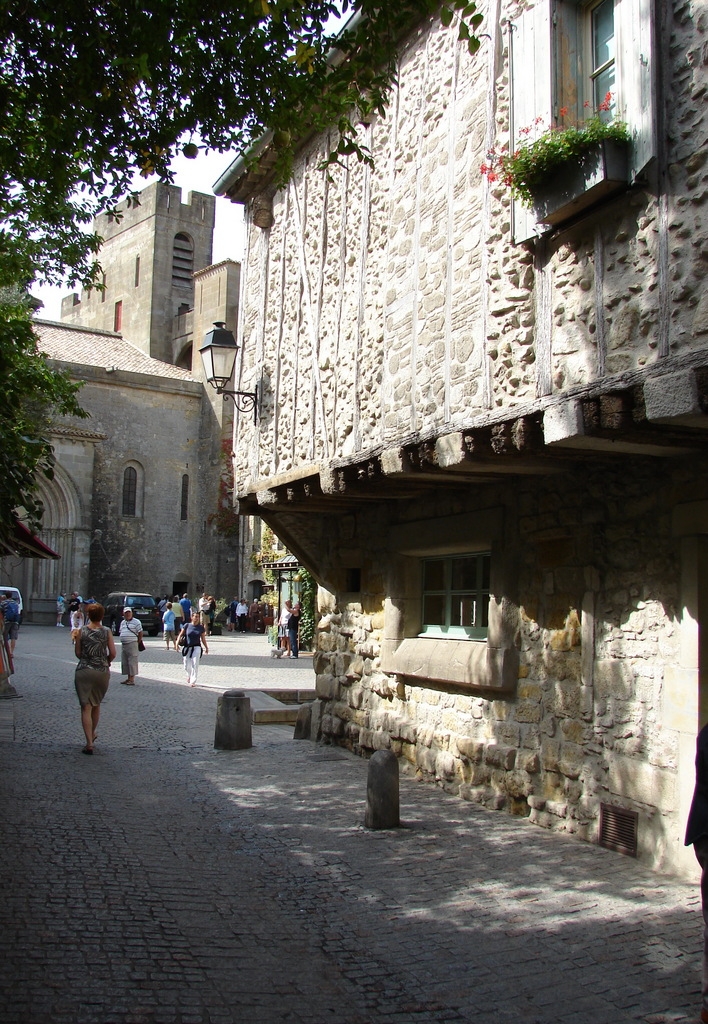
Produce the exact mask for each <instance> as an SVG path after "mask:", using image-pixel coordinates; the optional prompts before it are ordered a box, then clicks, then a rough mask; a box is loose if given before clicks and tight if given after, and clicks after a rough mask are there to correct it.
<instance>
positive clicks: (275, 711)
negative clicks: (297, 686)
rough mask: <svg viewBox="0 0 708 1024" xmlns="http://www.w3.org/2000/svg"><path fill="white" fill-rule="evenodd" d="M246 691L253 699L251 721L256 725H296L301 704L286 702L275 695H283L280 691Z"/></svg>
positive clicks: (251, 699)
mask: <svg viewBox="0 0 708 1024" xmlns="http://www.w3.org/2000/svg"><path fill="white" fill-rule="evenodd" d="M244 692H245V695H246V696H247V697H248V698H249V699H250V701H251V721H252V722H253V724H254V725H295V722H296V721H297V713H298V709H299V706H300V705H299V704H284V703H283V701H282V700H278V699H277V698H276V697H274V696H273V694H274V693H278V694H279V695H282V694H281V692H280V691H278V690H270V691H266V690H245V691H244ZM284 692H285V693H288V692H291V691H284ZM293 692H297V691H293ZM301 692H303V693H305V692H308V691H304V690H303V691H301Z"/></svg>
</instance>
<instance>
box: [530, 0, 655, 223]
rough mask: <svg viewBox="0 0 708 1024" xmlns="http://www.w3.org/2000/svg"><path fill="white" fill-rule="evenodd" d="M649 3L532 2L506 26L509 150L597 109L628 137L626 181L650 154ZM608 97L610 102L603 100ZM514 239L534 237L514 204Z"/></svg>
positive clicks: (652, 138)
mask: <svg viewBox="0 0 708 1024" xmlns="http://www.w3.org/2000/svg"><path fill="white" fill-rule="evenodd" d="M652 3H653V0H596V2H591V3H582V2H579V0H537V2H536V3H535V5H534V7H532V8H531V9H530V10H526V11H524V12H523V13H522V14H521V15H520V16H519V17H518V18H516V19H515V20H514V21H513V22H512V24H511V45H510V62H511V125H510V127H511V148H512V149H515V148H516V146H517V145H519V144H520V143H522V142H524V141H526V142H528V141H532V140H533V138H534V136H536V135H539V134H541V133H542V132H544V131H545V130H547V129H548V128H549V127H550V126H551V125H554V124H558V125H561V126H562V125H565V126H568V125H572V124H577V123H579V122H582V121H583V120H584V119H585V118H587V117H588V116H589V114H591V113H594V112H598V113H599V115H600V116H601V117H602V118H604V119H608V120H610V119H612V118H613V117H617V118H619V119H620V120H622V121H624V122H625V123H626V124H627V127H628V129H629V131H630V134H631V138H632V141H631V146H630V152H629V180H630V181H632V182H633V181H636V180H637V179H638V178H641V176H642V174H643V172H644V171H645V170H646V167H647V165H648V164H649V163H650V161H651V160H652V159H653V157H654V156H655V153H656V129H655V108H656V100H655V96H654V72H653V50H654V47H653V20H652ZM608 94H609V100H608ZM514 222H515V223H514V238H515V240H516V241H523V240H525V239H526V238H530V237H533V235H534V234H536V231H535V220H534V218H533V214H532V212H531V211H530V210H528V209H526V208H525V207H523V206H522V205H521V204H520V203H518V202H516V203H515V204H514Z"/></svg>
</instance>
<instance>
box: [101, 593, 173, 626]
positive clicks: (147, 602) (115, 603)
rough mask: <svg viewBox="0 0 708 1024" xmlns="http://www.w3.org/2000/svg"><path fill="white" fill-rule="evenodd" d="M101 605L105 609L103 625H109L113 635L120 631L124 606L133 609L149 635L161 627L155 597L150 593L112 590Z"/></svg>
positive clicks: (160, 618)
mask: <svg viewBox="0 0 708 1024" xmlns="http://www.w3.org/2000/svg"><path fill="white" fill-rule="evenodd" d="M103 607H104V609H105V613H104V616H103V622H104V625H106V626H109V627H110V629H111V632H112V633H113V634H114V636H118V633H119V632H120V623H121V619H122V618H123V609H124V608H132V609H133V615H134V617H135V618H136V619H138V621H139V622H140V625H141V626H142V627H143V632H144V633H147V634H148V635H149V636H157V634H158V633H159V632H160V630H161V629H162V616H161V615H160V612H159V611H158V608H157V605H156V604H155V598H154V597H152V596H151V595H150V594H132V593H129V592H127V591H125V590H121V591H114V592H113V593H112V594H109V595H108V597H107V598H106V600H105V601H104V602H103Z"/></svg>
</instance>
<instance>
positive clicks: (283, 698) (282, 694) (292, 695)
mask: <svg viewBox="0 0 708 1024" xmlns="http://www.w3.org/2000/svg"><path fill="white" fill-rule="evenodd" d="M263 692H264V693H267V694H268V696H269V697H273V698H275V700H278V701H280V703H281V704H309V703H310V701H311V700H317V690H264V691H263Z"/></svg>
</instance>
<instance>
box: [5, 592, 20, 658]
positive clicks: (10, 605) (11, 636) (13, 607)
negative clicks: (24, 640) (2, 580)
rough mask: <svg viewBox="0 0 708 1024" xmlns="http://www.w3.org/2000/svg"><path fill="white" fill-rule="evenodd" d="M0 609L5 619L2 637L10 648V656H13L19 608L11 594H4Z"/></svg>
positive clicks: (17, 629) (18, 629)
mask: <svg viewBox="0 0 708 1024" xmlns="http://www.w3.org/2000/svg"><path fill="white" fill-rule="evenodd" d="M0 608H1V609H2V614H3V617H4V619H5V625H4V627H3V636H4V637H5V642H6V643H8V644H9V646H10V654H14V653H15V643H16V641H17V634H18V633H19V631H20V606H19V604H18V603H17V601H16V600H15V599H14V597H13V596H12V594H5V597H4V599H3V601H2V604H0Z"/></svg>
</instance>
